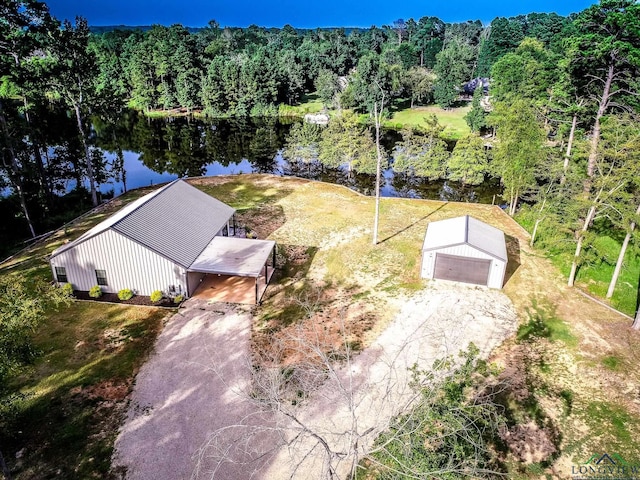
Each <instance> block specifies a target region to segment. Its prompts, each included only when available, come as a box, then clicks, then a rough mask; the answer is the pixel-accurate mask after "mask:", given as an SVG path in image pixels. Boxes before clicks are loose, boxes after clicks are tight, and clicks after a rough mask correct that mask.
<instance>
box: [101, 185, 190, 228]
mask: <svg viewBox="0 0 640 480" xmlns="http://www.w3.org/2000/svg"><path fill="white" fill-rule="evenodd" d="M179 181H181V182H184V180H182V179H181V178H176V179H175V180H172V181H171V182H169V183H167V184H166V185H165V186H164V187H162V188H160V189H158V190H155V191H153V192H149V193H147V194H146V195H143V196H142V197H140V199H143V198H144V197H146V196H148V197H149V198H147V199H146V200H145V201H144V202H141V203H140V205H138V206H137V207H136V208H134V209H133V210H131V211H130V212H129V213H127V214H126V215H125V216H124V217H122V218H120V219H118V221H117V222H114V223H112V224H111V226H110V227H109V228H113V227H115V226H116V225H118V224H119V223H121V222H122V221H123V220H124V219H125V218H129V217H130V216H131V215H132V214H133V213H134V212H137V211H138V210H140V209H141V208H142V207H143V206H144V205H146V204H147V203H149V202H150V201H151V200H153V199H154V198H157V197H159V196H160V195H161V194H162V193H164V192H165V191H166V190H167V189H168V188H169V187H170V186H171V185H173V184H174V183H177V182H179ZM185 183H186V182H185ZM134 201H135V200H134ZM116 213H117V212H116ZM118 231H119V230H118Z"/></svg>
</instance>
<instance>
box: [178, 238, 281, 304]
mask: <svg viewBox="0 0 640 480" xmlns="http://www.w3.org/2000/svg"><path fill="white" fill-rule="evenodd" d="M275 246H276V242H274V241H272V240H253V239H248V238H236V237H221V236H218V237H215V238H214V239H213V240H211V242H210V243H209V245H207V247H206V248H205V249H204V250H203V251H202V253H201V254H200V255H199V256H198V258H196V260H195V261H194V262H193V263H192V264H191V266H190V267H189V270H188V287H189V293H190V296H196V297H204V298H208V299H212V300H216V301H228V302H234V303H256V304H257V303H260V300H261V298H262V296H263V295H264V292H265V290H266V289H267V285H268V284H269V280H271V277H272V276H273V272H274V270H275V266H276V250H275ZM248 299H251V301H248Z"/></svg>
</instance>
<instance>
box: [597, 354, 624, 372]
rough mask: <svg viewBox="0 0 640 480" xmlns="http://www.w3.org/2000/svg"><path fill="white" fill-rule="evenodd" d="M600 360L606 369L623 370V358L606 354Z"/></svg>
mask: <svg viewBox="0 0 640 480" xmlns="http://www.w3.org/2000/svg"><path fill="white" fill-rule="evenodd" d="M601 362H602V365H604V366H605V367H606V368H607V369H609V370H611V371H612V372H620V371H624V368H623V366H624V365H623V360H622V359H621V358H620V357H617V356H615V355H607V356H606V357H604V358H603V359H602V360H601Z"/></svg>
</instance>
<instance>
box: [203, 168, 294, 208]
mask: <svg viewBox="0 0 640 480" xmlns="http://www.w3.org/2000/svg"><path fill="white" fill-rule="evenodd" d="M256 178H257V177H256V176H246V175H242V176H237V177H227V179H225V181H220V182H216V183H215V184H213V185H212V184H206V183H205V184H196V186H197V187H198V188H199V189H200V190H202V191H203V192H205V193H207V194H209V195H211V196H213V197H215V198H218V199H219V200H221V201H223V202H224V203H226V204H227V205H230V206H231V207H233V208H235V209H236V210H238V211H245V210H251V209H254V208H258V207H260V206H262V205H265V204H271V203H274V202H276V201H277V200H279V199H280V198H282V197H284V196H286V195H288V194H289V193H290V192H291V190H290V189H287V188H282V185H280V186H279V187H276V186H274V185H269V184H268V183H263V182H259V181H248V180H249V179H253V180H255V179H256Z"/></svg>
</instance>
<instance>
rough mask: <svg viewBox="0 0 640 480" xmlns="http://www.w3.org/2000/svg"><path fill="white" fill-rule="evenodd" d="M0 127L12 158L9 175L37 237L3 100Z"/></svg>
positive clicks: (0, 111) (0, 109)
mask: <svg viewBox="0 0 640 480" xmlns="http://www.w3.org/2000/svg"><path fill="white" fill-rule="evenodd" d="M0 127H1V128H2V133H3V134H4V137H5V142H6V146H7V147H6V148H7V150H8V151H9V158H10V160H11V165H10V166H8V167H9V170H10V172H11V174H10V175H9V177H10V178H11V182H12V183H13V186H14V188H15V189H16V192H17V193H18V198H19V199H20V206H21V207H22V213H24V218H25V219H26V220H27V225H29V231H30V232H31V237H32V238H35V236H36V231H35V229H34V228H33V222H31V216H30V215H29V209H28V208H27V201H26V198H25V196H24V190H23V188H22V172H20V167H19V166H18V160H17V158H16V152H15V150H14V149H13V143H12V141H11V136H10V135H9V126H8V125H7V119H6V118H5V117H4V108H3V106H2V102H0Z"/></svg>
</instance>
